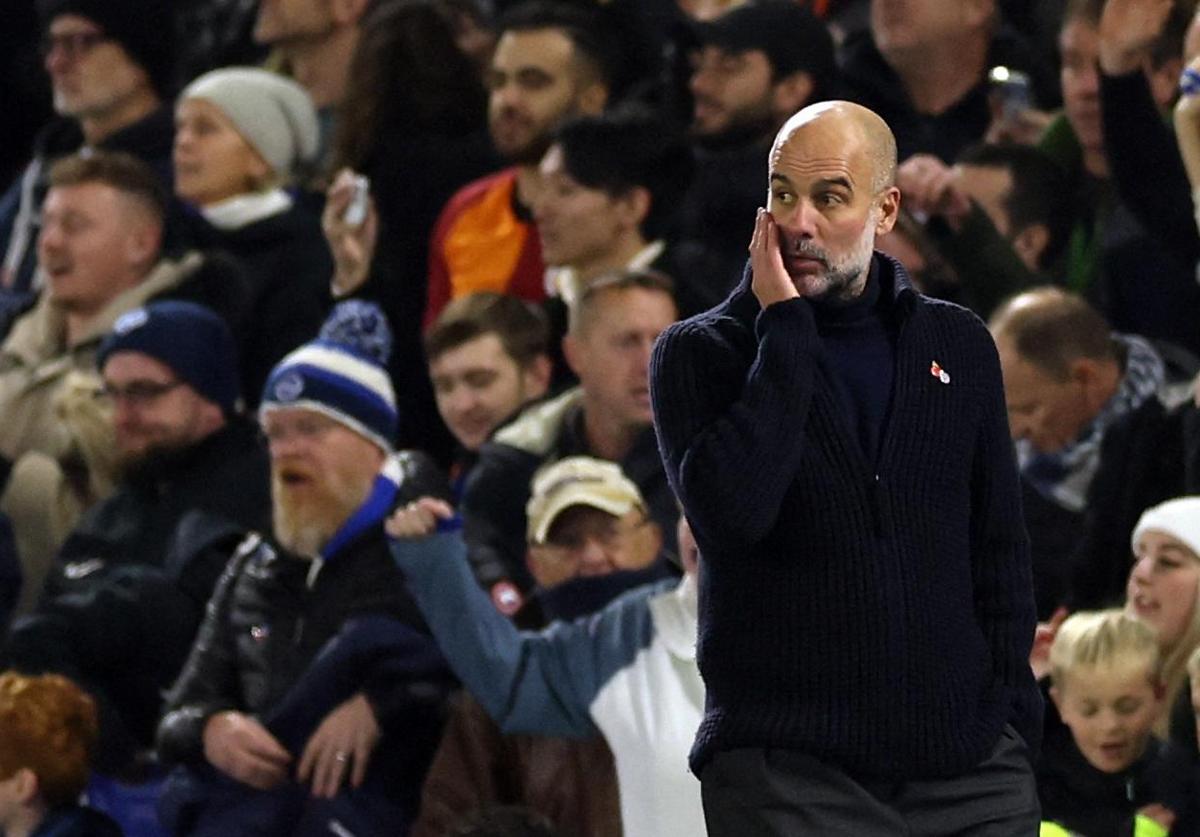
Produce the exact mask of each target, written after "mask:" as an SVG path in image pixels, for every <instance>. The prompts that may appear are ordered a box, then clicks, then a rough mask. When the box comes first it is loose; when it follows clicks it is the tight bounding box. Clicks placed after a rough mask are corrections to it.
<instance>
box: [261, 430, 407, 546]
mask: <svg viewBox="0 0 1200 837" xmlns="http://www.w3.org/2000/svg"><path fill="white" fill-rule="evenodd" d="M262 426H263V433H264V434H265V435H266V437H267V444H268V449H269V451H270V454H271V501H272V508H273V523H274V529H275V538H276V540H278V541H279V543H280V545H281V546H283V547H284V548H285V549H287V550H288V551H290V552H294V553H296V554H298V555H306V556H311V555H316V554H317V553H318V552H319V551H320V549H321V547H322V546H324V545H325V543H326V542H328V540H329V539H330V538H331V537H333V535H334V533H335V532H337V530H338V529H340V528H341V526H342V524H343V523H345V522H346V520H347V519H348V518H349V517H350V515H351V514H353V513H354V511H355V510H356V509H357V508H358V507H359V506H361V505H362V503H363V501H364V500H366V498H367V494H368V493H369V492H370V490H371V485H372V483H373V482H374V479H375V475H376V474H377V473H378V472H379V469H380V467H381V466H382V465H383V460H384V454H383V451H381V450H380V449H379V447H378V446H377V445H375V444H374V443H373V442H370V441H368V440H367V439H366V438H364V437H363V436H360V435H359V434H357V433H355V432H354V431H353V430H351V429H349V428H348V427H346V426H345V425H343V424H341V423H339V422H336V421H334V420H333V419H331V418H329V417H328V416H326V415H324V414H322V413H319V412H317V411H316V410H310V409H307V408H304V407H284V408H280V409H275V410H272V411H271V412H269V413H267V414H266V415H265V416H263V420H262Z"/></svg>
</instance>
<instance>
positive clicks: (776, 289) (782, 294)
mask: <svg viewBox="0 0 1200 837" xmlns="http://www.w3.org/2000/svg"><path fill="white" fill-rule="evenodd" d="M750 270H751V271H752V273H753V276H752V277H751V282H750V289H751V290H753V291H754V295H755V296H756V297H757V298H758V304H759V305H761V306H762V307H763V308H766V307H767V306H768V305H773V304H774V303H776V302H783V301H784V300H788V299H794V298H795V297H798V296H800V292H799V291H797V290H796V285H795V283H794V282H792V277H791V276H789V275H788V272H787V269H786V268H785V267H784V266H783V255H782V254H781V253H780V251H779V227H778V226H777V225H776V224H775V219H774V218H772V217H771V213H770V212H768V211H767V210H765V209H762V208H761V207H760V208H759V210H758V217H757V218H755V220H754V235H752V236H751V237H750Z"/></svg>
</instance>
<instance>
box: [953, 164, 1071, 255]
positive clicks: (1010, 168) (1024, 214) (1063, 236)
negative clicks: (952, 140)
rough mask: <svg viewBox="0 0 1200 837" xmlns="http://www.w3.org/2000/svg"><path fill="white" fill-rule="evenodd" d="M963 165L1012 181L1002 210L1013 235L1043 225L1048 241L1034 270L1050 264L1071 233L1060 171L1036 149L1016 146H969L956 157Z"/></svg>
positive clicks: (1068, 202) (1067, 191)
mask: <svg viewBox="0 0 1200 837" xmlns="http://www.w3.org/2000/svg"><path fill="white" fill-rule="evenodd" d="M956 162H957V163H958V164H959V165H964V166H977V167H979V168H992V169H1003V170H1004V171H1006V172H1008V174H1009V176H1010V177H1011V178H1012V189H1011V190H1010V191H1009V193H1008V196H1007V197H1006V198H1005V200H1004V209H1005V211H1006V212H1007V213H1008V217H1009V221H1010V222H1011V224H1012V229H1011V230H1010V232H1011V233H1012V234H1013V235H1016V234H1017V233H1019V232H1021V231H1022V230H1024V229H1025V228H1026V227H1029V226H1031V225H1033V224H1044V225H1045V227H1046V232H1047V233H1048V238H1047V241H1046V247H1045V249H1044V250H1043V251H1042V253H1041V256H1040V257H1039V258H1038V267H1040V268H1043V269H1044V268H1046V267H1047V266H1049V265H1052V264H1054V262H1055V261H1056V260H1057V259H1058V255H1059V253H1061V252H1062V250H1063V248H1064V247H1065V246H1066V244H1067V240H1068V238H1069V237H1070V234H1071V217H1072V206H1071V190H1070V189H1069V188H1068V184H1067V177H1066V174H1065V173H1064V172H1063V170H1062V168H1061V167H1059V165H1058V164H1057V163H1055V162H1054V160H1053V159H1052V158H1051V157H1050V156H1049V155H1047V154H1046V152H1044V151H1042V150H1041V149H1039V148H1036V147H1034V146H1031V145H1018V144H1016V143H1004V144H999V145H997V144H989V143H981V144H979V145H972V146H970V147H969V148H966V149H964V150H963V152H962V153H961V154H959V156H958V159H957V160H956Z"/></svg>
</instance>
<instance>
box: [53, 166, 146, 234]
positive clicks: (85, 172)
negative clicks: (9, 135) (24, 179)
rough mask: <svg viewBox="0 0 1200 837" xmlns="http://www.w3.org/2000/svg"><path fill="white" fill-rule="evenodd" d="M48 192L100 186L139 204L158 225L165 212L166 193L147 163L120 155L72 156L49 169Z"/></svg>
mask: <svg viewBox="0 0 1200 837" xmlns="http://www.w3.org/2000/svg"><path fill="white" fill-rule="evenodd" d="M49 183H50V188H51V189H53V188H55V187H56V186H78V185H80V184H82V183H103V184H104V185H105V186H110V187H112V188H113V189H116V190H117V191H118V192H121V193H122V194H125V195H128V196H129V197H131V198H133V199H134V200H136V201H137V202H138V203H140V204H142V205H143V206H144V207H145V208H146V209H147V210H148V211H149V212H150V213H151V214H152V215H153V216H154V217H155V218H156V219H158V220H159V221H160V222H161V221H162V219H163V217H164V216H165V215H166V212H167V192H166V189H165V188H164V187H163V184H162V181H160V180H159V179H158V176H157V175H156V174H155V173H154V170H153V169H151V168H150V166H148V165H147V164H146V163H144V162H142V161H141V160H139V159H138V158H137V157H134V156H133V155H132V154H126V153H125V152H123V151H92V152H89V153H88V154H72V155H71V156H70V157H64V158H63V159H61V160H59V161H58V162H56V163H55V164H54V165H53V166H51V167H50V175H49Z"/></svg>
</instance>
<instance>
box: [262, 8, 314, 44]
mask: <svg viewBox="0 0 1200 837" xmlns="http://www.w3.org/2000/svg"><path fill="white" fill-rule="evenodd" d="M333 28H334V18H333V11H332V9H331V3H330V0H261V2H260V3H259V5H258V17H257V18H256V19H255V21H254V41H255V43H259V44H268V45H271V46H274V45H277V44H286V43H288V42H289V41H300V40H317V39H320V38H322V37H324V36H325V35H327V34H329V32H330V31H332V29H333Z"/></svg>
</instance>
